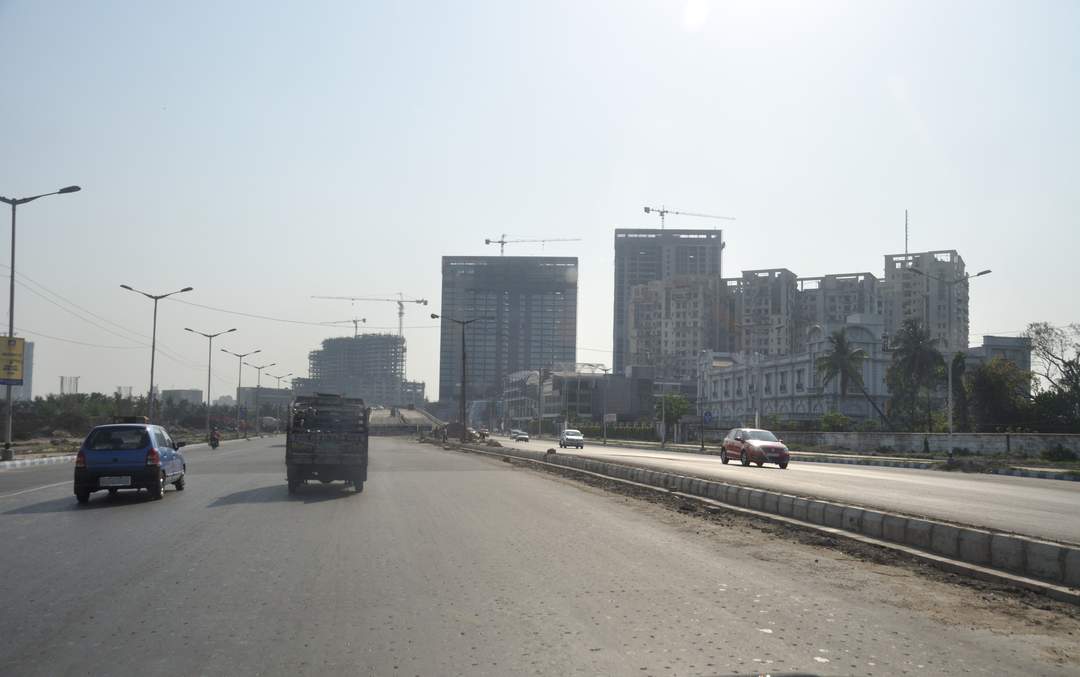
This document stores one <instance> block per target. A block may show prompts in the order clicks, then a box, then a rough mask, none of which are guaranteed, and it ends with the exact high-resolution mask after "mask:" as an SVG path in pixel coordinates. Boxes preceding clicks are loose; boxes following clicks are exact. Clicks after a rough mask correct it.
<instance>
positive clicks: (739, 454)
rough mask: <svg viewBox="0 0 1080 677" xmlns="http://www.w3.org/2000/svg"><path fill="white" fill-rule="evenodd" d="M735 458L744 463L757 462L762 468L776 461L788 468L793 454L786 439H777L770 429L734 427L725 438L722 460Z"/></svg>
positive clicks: (721, 451) (777, 463) (782, 466)
mask: <svg viewBox="0 0 1080 677" xmlns="http://www.w3.org/2000/svg"><path fill="white" fill-rule="evenodd" d="M733 458H737V459H739V462H740V463H742V464H743V465H750V464H751V463H757V464H758V467H759V468H760V467H761V466H763V465H765V464H766V463H775V464H776V465H778V466H780V467H781V468H786V467H787V464H788V461H789V460H790V459H791V455H790V454H789V453H788V448H787V447H786V446H785V445H784V441H783V440H778V439H776V435H773V434H772V433H771V432H769V431H768V430H758V429H757V428H732V429H731V431H730V432H729V433H728V434H727V437H725V438H724V447H723V449H721V450H720V460H721V461H723V462H724V463H727V462H728V461H730V460H731V459H733Z"/></svg>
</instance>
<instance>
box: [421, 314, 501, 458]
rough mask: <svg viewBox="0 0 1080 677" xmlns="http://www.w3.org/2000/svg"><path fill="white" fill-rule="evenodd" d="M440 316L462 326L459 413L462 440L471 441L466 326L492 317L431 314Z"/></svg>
mask: <svg viewBox="0 0 1080 677" xmlns="http://www.w3.org/2000/svg"><path fill="white" fill-rule="evenodd" d="M440 318H441V319H443V320H446V321H448V322H453V323H455V324H457V325H458V326H459V327H461V396H460V398H459V399H460V400H461V406H460V413H459V415H460V416H461V441H462V443H464V442H468V441H469V439H468V438H469V435H468V432H467V428H466V426H465V412H466V409H465V393H466V390H465V386H466V378H467V377H466V374H465V364H466V363H465V327H466V326H468V325H470V324H472V323H473V322H476V321H478V320H490V319H491V318H489V317H474V318H473V319H471V320H455V319H454V318H452V317H446V316H445V315H439V314H438V313H432V314H431V319H433V320H438V319H440Z"/></svg>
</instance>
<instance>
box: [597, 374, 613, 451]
mask: <svg viewBox="0 0 1080 677" xmlns="http://www.w3.org/2000/svg"><path fill="white" fill-rule="evenodd" d="M597 369H599V370H600V371H602V372H604V406H603V409H602V410H603V414H602V416H603V418H602V419H601V421H602V422H601V424H600V425H601V428H602V429H603V431H604V446H605V447H606V446H607V391H608V376H609V374H610V372H611V367H597Z"/></svg>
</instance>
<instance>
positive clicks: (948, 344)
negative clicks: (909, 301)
mask: <svg viewBox="0 0 1080 677" xmlns="http://www.w3.org/2000/svg"><path fill="white" fill-rule="evenodd" d="M911 271H912V272H915V273H918V274H919V275H922V276H923V277H928V278H930V279H931V280H937V281H938V282H940V283H941V284H944V285H946V286H947V287H948V288H949V309H948V312H947V313H946V317H945V322H946V327H945V348H946V350H947V351H948V354H949V359H948V363H947V364H946V365H945V374H946V375H947V381H946V383H947V385H946V386H945V387H946V388H947V389H948V392H947V393H946V396H947V398H948V405H947V407H948V410H949V452H948V453H949V456H952V450H953V376H952V372H953V364H952V363H953V360H954V359H955V357H956V353H957V352H959V351H957V350H955V349H954V348H953V336H952V316H953V313H952V298H953V287H954V286H955V285H956V284H958V283H960V282H967V281H968V280H970V279H971V278H973V277H982V276H983V275H989V274H990V273H992V272H993V271H991V270H980V271H979V272H977V273H975V274H974V275H971V274H970V273H968V274H965V275H962V276H960V277H958V278H956V279H953V280H945V279H942V278H940V277H938V276H937V275H931V274H930V273H925V272H923V271H921V270H919V269H918V268H912V269H911ZM927 294H928V295H927V304H928V305H927V315H926V321H927V324H929V322H930V312H929V311H930V308H929V292H927Z"/></svg>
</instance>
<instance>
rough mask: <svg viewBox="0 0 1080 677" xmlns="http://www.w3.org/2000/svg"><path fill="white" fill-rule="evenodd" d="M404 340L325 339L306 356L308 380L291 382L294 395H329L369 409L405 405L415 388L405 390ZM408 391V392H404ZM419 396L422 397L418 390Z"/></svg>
mask: <svg viewBox="0 0 1080 677" xmlns="http://www.w3.org/2000/svg"><path fill="white" fill-rule="evenodd" d="M404 372H405V339H404V338H403V337H401V336H400V335H397V334H361V335H359V336H355V337H338V338H329V339H326V340H324V341H323V342H322V348H320V349H317V350H313V351H311V352H310V353H309V354H308V378H299V379H296V380H295V381H294V382H293V385H294V387H295V389H296V392H297V394H301V395H303V394H313V393H333V394H337V395H344V396H345V397H359V398H362V399H363V400H364V401H365V402H368V403H370V404H372V405H397V404H406V403H407V402H405V401H404V399H403V398H406V396H408V397H410V398H412V397H415V396H416V392H417V388H416V384H410V387H406V384H405V381H404V375H405V373H404ZM405 391H408V392H405ZM419 392H420V393H421V397H422V393H423V388H422V386H421V387H420V388H419Z"/></svg>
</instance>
